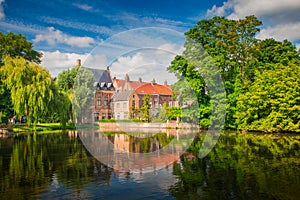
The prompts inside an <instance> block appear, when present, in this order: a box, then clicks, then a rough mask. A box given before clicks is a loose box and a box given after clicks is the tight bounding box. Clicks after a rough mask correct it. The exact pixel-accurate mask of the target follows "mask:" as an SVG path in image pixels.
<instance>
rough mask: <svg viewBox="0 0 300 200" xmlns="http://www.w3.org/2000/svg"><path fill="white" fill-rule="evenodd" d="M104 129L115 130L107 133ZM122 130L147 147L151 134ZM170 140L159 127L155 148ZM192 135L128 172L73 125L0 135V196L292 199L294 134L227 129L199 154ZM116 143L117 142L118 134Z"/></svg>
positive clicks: (297, 189)
mask: <svg viewBox="0 0 300 200" xmlns="http://www.w3.org/2000/svg"><path fill="white" fill-rule="evenodd" d="M109 137H110V138H114V137H121V136H120V135H118V134H114V133H109ZM123 137H124V135H123ZM126 137H127V136H126ZM128 138H129V142H128V144H126V145H129V146H128V148H129V149H131V151H133V149H139V151H140V152H143V151H145V152H146V151H152V150H153V149H152V150H151V148H152V146H151V144H153V141H154V140H155V139H156V138H155V137H152V138H150V139H139V140H137V139H136V138H134V137H132V136H128ZM170 139H174V137H171V138H170ZM131 140H132V141H131ZM111 141H114V140H113V139H112V140H111ZM126 141H127V140H126ZM169 141H170V140H168V139H167V137H166V135H160V136H159V137H157V141H155V142H156V145H157V146H156V148H160V147H161V146H162V145H163V143H165V142H169ZM195 141H196V142H195V144H194V145H193V146H192V147H191V148H190V151H189V152H186V153H184V154H183V155H182V156H181V157H180V160H178V161H177V162H175V163H174V164H172V165H166V166H165V167H163V168H162V169H158V170H154V171H150V172H143V171H141V172H139V173H131V172H123V171H117V170H114V169H112V168H110V167H107V166H106V165H105V164H103V163H101V162H99V161H98V160H97V159H95V158H94V157H93V156H92V155H91V154H90V153H89V152H88V151H87V150H86V148H85V146H84V145H83V144H82V141H81V139H80V137H79V136H78V135H77V134H75V133H74V132H69V133H53V134H46V135H19V136H16V137H10V138H1V139H0V197H1V199H299V197H300V136H295V135H265V134H238V133H228V132H226V133H223V134H222V136H221V137H220V138H219V141H218V143H217V145H216V146H215V148H214V149H213V150H212V151H211V152H210V153H209V154H208V156H206V157H205V158H202V159H200V158H198V157H197V152H198V148H199V147H201V145H202V141H203V135H201V134H200V135H199V136H198V137H197V138H196V139H195ZM133 144H134V145H135V146H134V147H133V146H130V145H133ZM118 145H122V144H121V143H120V141H119V143H118Z"/></svg>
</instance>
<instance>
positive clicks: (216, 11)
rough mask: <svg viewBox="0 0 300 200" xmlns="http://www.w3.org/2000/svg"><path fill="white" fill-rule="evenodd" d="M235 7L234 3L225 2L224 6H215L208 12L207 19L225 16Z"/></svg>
mask: <svg viewBox="0 0 300 200" xmlns="http://www.w3.org/2000/svg"><path fill="white" fill-rule="evenodd" d="M233 6H234V4H233V1H228V2H223V6H220V7H217V6H216V5H213V7H212V8H211V9H209V10H207V12H206V16H207V17H213V16H215V15H217V16H224V15H226V12H228V10H230V9H232V8H233Z"/></svg>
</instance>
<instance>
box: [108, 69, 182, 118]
mask: <svg viewBox="0 0 300 200" xmlns="http://www.w3.org/2000/svg"><path fill="white" fill-rule="evenodd" d="M113 83H114V86H115V94H114V95H113V99H112V103H113V116H114V118H116V119H130V118H139V116H140V113H139V110H140V108H141V107H142V104H143V100H144V96H145V95H146V94H149V95H150V107H151V108H150V112H151V114H152V115H154V116H155V115H157V114H158V108H159V107H161V106H162V105H163V104H164V103H166V104H167V105H168V106H176V105H177V103H176V102H175V101H173V93H172V89H171V87H170V86H168V85H167V83H166V82H165V83H164V85H161V84H158V83H156V82H155V80H154V79H153V81H151V82H150V83H149V82H142V79H141V78H139V80H138V81H130V79H129V75H128V74H126V76H125V80H120V79H116V78H114V79H113Z"/></svg>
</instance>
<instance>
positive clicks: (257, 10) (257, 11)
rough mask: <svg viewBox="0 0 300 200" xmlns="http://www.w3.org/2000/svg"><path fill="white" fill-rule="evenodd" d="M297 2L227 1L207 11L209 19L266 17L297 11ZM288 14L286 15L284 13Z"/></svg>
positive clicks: (274, 0)
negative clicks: (222, 16)
mask: <svg viewBox="0 0 300 200" xmlns="http://www.w3.org/2000/svg"><path fill="white" fill-rule="evenodd" d="M299 9H300V2H299V0H285V1H284V2H282V1H278V0H251V1H250V0H228V1H227V2H224V3H223V5H222V6H220V7H217V6H215V5H214V6H213V8H212V9H209V10H208V11H207V13H206V14H207V15H208V16H209V17H211V16H213V15H228V14H229V13H228V12H230V14H229V18H236V17H237V18H243V17H245V16H247V15H252V14H253V15H256V16H268V15H272V16H273V15H274V13H284V12H290V11H292V10H297V11H298V10H299ZM286 14H288V13H286Z"/></svg>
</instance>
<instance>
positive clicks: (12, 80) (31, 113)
mask: <svg viewBox="0 0 300 200" xmlns="http://www.w3.org/2000/svg"><path fill="white" fill-rule="evenodd" d="M1 73H2V74H3V75H4V77H5V79H4V83H5V85H6V86H7V88H8V89H9V90H10V91H11V100H12V103H13V108H14V110H15V112H16V114H17V115H18V116H26V117H27V121H28V124H29V125H30V124H32V123H33V125H34V126H35V125H36V123H37V122H38V121H39V119H40V118H41V117H43V116H44V115H45V114H46V113H47V110H48V108H49V104H50V102H51V101H52V100H53V99H54V96H55V94H54V89H55V85H54V81H53V79H52V78H51V76H50V74H49V72H48V71H47V70H46V69H44V68H43V67H41V66H39V65H38V64H36V63H33V62H28V61H26V60H25V59H24V58H11V57H6V58H5V60H4V66H3V67H2V68H1Z"/></svg>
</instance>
